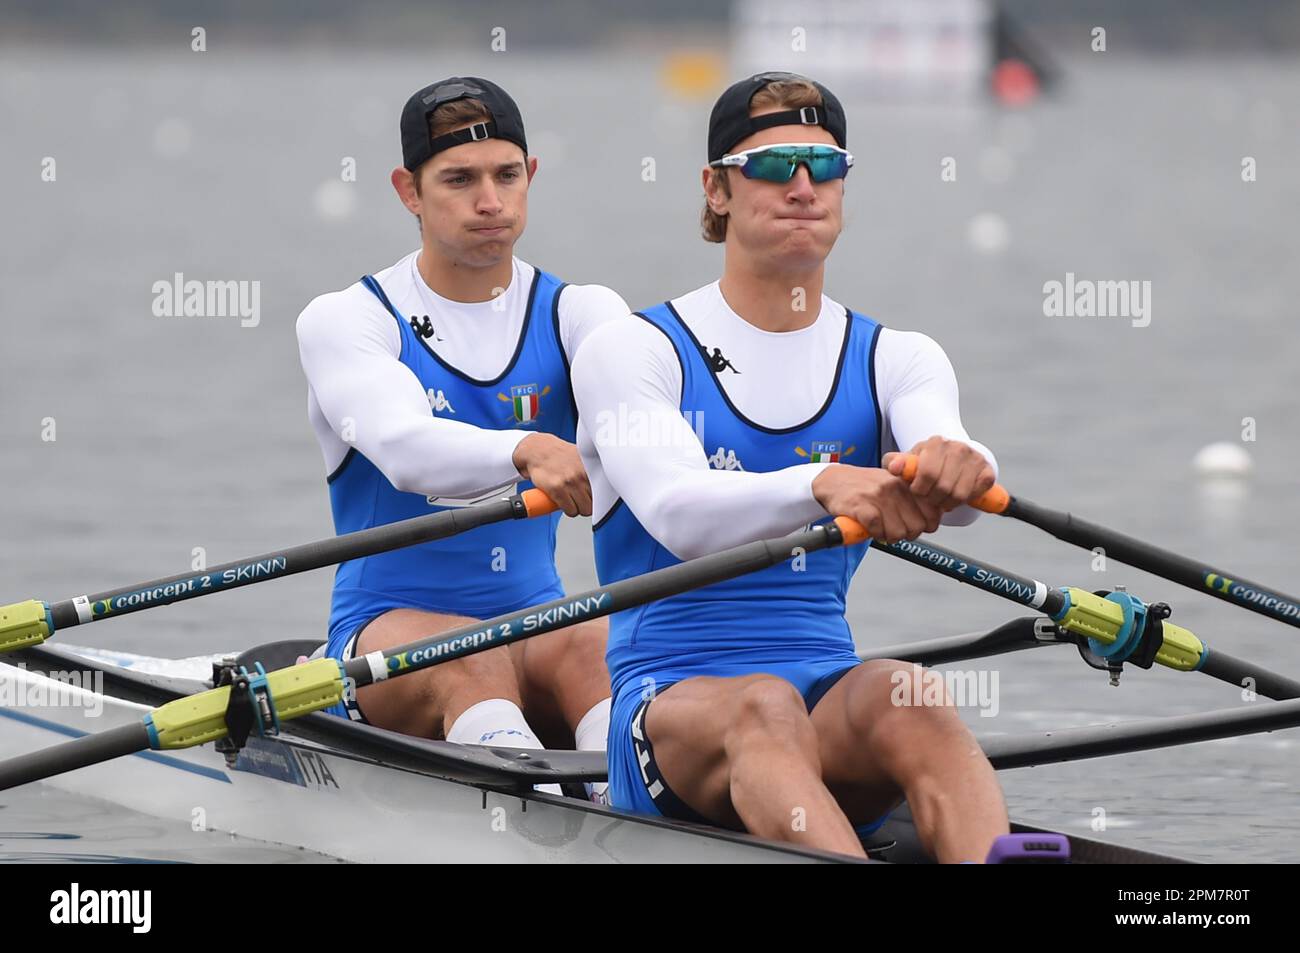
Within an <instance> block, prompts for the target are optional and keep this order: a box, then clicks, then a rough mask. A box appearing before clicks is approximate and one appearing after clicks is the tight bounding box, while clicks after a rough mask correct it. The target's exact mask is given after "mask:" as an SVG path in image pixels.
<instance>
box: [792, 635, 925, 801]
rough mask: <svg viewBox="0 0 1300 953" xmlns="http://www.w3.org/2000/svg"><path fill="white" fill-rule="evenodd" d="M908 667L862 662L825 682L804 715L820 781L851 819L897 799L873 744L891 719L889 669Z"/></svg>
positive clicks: (891, 726) (891, 672)
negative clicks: (809, 723)
mask: <svg viewBox="0 0 1300 953" xmlns="http://www.w3.org/2000/svg"><path fill="white" fill-rule="evenodd" d="M909 667H910V666H908V665H907V663H903V662H896V661H892V660H889V659H880V660H873V661H870V662H863V663H862V664H861V665H858V666H855V667H854V668H852V669H851V670H849V671H848V672H847V673H846V674H845V675H844V676H843V677H842V678H840V680H839V681H837V682H836V683H835V684H834V685H833V686H831V688H830V690H829V691H827V692H826V694H825V695H823V696H822V698H821V699H820V700H819V701H818V702H817V704H816V706H815V707H814V708H813V710H812V713H811V715H810V717H811V718H812V723H813V728H814V729H816V731H817V747H818V754H819V755H820V756H821V763H822V781H823V782H824V783H825V784H826V787H827V788H829V789H830V792H831V793H832V794H833V795H835V799H836V800H837V801H838V802H839V804H840V807H841V808H842V809H843V811H844V813H845V814H846V815H848V818H849V820H850V821H852V822H853V823H854V824H855V825H857V824H866V823H869V822H871V821H874V820H876V819H878V818H880V817H881V816H883V815H884V814H886V813H888V812H889V811H890V810H892V809H893V808H894V807H896V806H897V805H898V804H899V802H900V801H901V800H902V791H901V790H900V789H899V787H898V785H896V784H895V783H894V781H893V780H892V778H891V777H890V775H889V774H888V773H887V772H886V770H885V765H884V764H883V763H882V762H881V759H880V758H879V757H878V754H877V745H878V740H879V738H880V733H882V732H888V731H892V730H895V728H896V725H897V715H898V712H897V711H896V710H895V708H894V706H893V704H892V703H891V693H892V691H893V687H894V673H895V672H897V671H899V670H900V668H909Z"/></svg>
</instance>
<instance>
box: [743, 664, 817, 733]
mask: <svg viewBox="0 0 1300 953" xmlns="http://www.w3.org/2000/svg"><path fill="white" fill-rule="evenodd" d="M754 736H761V737H763V738H764V739H767V740H770V741H778V740H779V741H784V742H787V743H792V744H797V745H799V746H800V747H812V746H813V742H814V732H813V727H812V722H810V721H809V720H808V710H807V708H806V707H805V705H804V700H803V698H802V697H801V696H800V695H799V692H798V691H796V690H795V687H794V686H793V685H791V684H790V683H789V682H787V681H785V680H784V679H781V678H775V677H771V676H768V677H762V678H756V679H754V680H753V681H751V682H749V683H748V684H747V685H745V686H744V687H743V688H741V689H740V691H739V692H737V694H736V698H735V701H734V703H733V705H732V711H731V725H730V727H729V729H728V731H727V743H728V747H731V746H732V745H733V744H735V743H738V742H740V741H741V740H743V739H749V738H752V737H754Z"/></svg>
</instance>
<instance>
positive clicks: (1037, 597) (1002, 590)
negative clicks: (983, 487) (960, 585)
mask: <svg viewBox="0 0 1300 953" xmlns="http://www.w3.org/2000/svg"><path fill="white" fill-rule="evenodd" d="M872 548H873V549H879V550H881V551H882V552H886V553H889V554H890V555H891V556H897V557H898V558H899V559H905V560H907V562H909V563H915V564H916V565H918V566H924V567H925V568H926V569H931V570H933V571H934V572H937V573H940V574H942V575H944V576H947V577H948V578H950V579H956V580H957V581H958V582H964V583H966V585H968V586H974V587H975V588H976V589H982V590H984V591H985V592H991V593H993V595H995V596H1001V597H1002V598H1003V599H1008V600H1010V601H1011V602H1018V603H1020V605H1022V606H1029V607H1030V608H1031V609H1041V610H1042V611H1043V612H1045V613H1047V614H1048V615H1050V616H1055V615H1057V614H1058V613H1059V612H1060V611H1061V610H1062V609H1064V608H1065V605H1066V596H1065V594H1064V593H1063V592H1061V591H1060V590H1059V589H1054V588H1053V587H1051V586H1049V585H1047V584H1046V583H1042V582H1039V581H1038V580H1037V579H1029V578H1027V577H1025V576H1018V575H1016V574H1015V573H1011V572H1007V571H1006V570H1005V569H999V568H998V567H997V566H994V565H993V564H992V563H986V562H982V561H980V560H975V559H972V558H971V557H969V556H963V555H962V554H961V553H954V552H952V551H951V550H948V549H944V548H943V547H942V546H935V545H934V544H933V543H927V542H925V541H924V540H920V539H914V540H910V541H905V542H901V543H882V542H879V541H876V542H874V543H872Z"/></svg>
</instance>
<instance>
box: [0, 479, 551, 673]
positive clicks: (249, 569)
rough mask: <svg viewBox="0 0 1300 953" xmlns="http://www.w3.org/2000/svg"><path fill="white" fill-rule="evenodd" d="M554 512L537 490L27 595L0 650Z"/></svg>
mask: <svg viewBox="0 0 1300 953" xmlns="http://www.w3.org/2000/svg"><path fill="white" fill-rule="evenodd" d="M555 510H556V505H555V503H554V502H552V500H551V498H550V497H548V496H547V495H546V494H545V493H544V492H543V491H541V490H538V489H536V488H534V489H530V490H525V491H524V492H523V493H518V494H516V495H514V496H508V497H501V498H500V499H495V500H490V501H488V502H485V503H476V504H474V505H473V506H465V507H457V508H454V509H444V510H440V511H439V512H437V513H430V514H429V515H427V516H417V517H415V518H414V519H409V520H402V521H401V522H398V523H385V524H384V525H382V526H374V527H371V528H370V529H363V530H358V531H357V532H355V533H346V534H344V535H342V536H332V537H330V538H328V539H322V540H317V541H316V542H314V543H304V544H302V545H301V546H293V547H291V548H289V549H283V550H280V551H278V552H273V553H265V554H263V555H261V556H254V557H252V558H250V559H241V560H238V561H236V562H230V563H223V564H222V565H220V566H214V567H213V568H211V569H204V570H202V571H200V572H188V573H181V574H179V575H176V576H167V577H165V578H163V579H154V580H152V581H150V582H142V583H137V584H136V585H133V586H125V587H123V588H121V589H112V590H109V591H107V592H100V593H96V594H94V595H88V596H76V597H75V598H72V599H64V600H63V601H62V602H54V603H45V602H42V601H40V600H38V599H29V600H27V601H26V602H18V603H14V604H13V605H9V606H0V654H3V653H5V652H12V651H14V650H15V649H20V648H25V647H27V646H30V645H39V644H40V643H41V642H44V641H45V640H46V639H47V638H49V637H50V636H51V635H52V634H53V633H54V632H56V631H58V630H59V629H66V628H69V627H71V626H74V625H84V624H86V623H87V622H97V621H99V620H100V619H105V618H108V617H110V616H119V615H125V614H127V613H129V612H140V611H142V610H144V609H152V608H155V607H157V606H165V605H170V604H171V603H173V602H182V601H184V600H186V599H195V598H198V597H199V596H207V595H211V594H212V593H214V592H224V591H225V590H227V589H237V588H239V587H240V586H250V585H253V584H254V583H258V582H266V581H267V580H269V579H278V578H280V577H282V576H292V575H293V574H295V573H300V572H308V571H310V570H312V569H320V568H322V567H323V566H333V565H336V564H338V563H341V562H346V561H347V560H349V559H360V558H362V557H364V556H373V555H375V554H377V553H384V552H389V551H391V550H394V549H402V548H404V547H407V546H416V545H419V544H420V543H427V542H431V541H433V540H436V539H446V538H447V537H448V536H455V535H456V534H457V533H463V532H465V531H466V530H471V529H476V528H478V527H480V526H486V525H487V524H489V523H499V522H501V521H503V520H508V519H530V518H532V517H535V516H545V515H546V514H548V513H553V512H555Z"/></svg>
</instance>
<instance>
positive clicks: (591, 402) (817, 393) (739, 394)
mask: <svg viewBox="0 0 1300 953" xmlns="http://www.w3.org/2000/svg"><path fill="white" fill-rule="evenodd" d="M845 145H846V142H845V118H844V112H843V109H842V108H841V106H840V103H839V101H838V100H837V99H836V98H835V96H834V95H832V94H831V92H830V91H829V90H828V89H826V87H824V86H822V85H821V84H820V83H816V82H813V81H811V80H808V79H806V78H803V77H799V76H795V75H793V74H788V73H768V74H760V75H757V76H753V77H750V78H749V79H746V80H744V81H742V82H740V83H737V84H735V85H734V86H732V87H731V88H730V89H728V90H727V91H726V92H724V93H723V94H722V97H721V98H720V99H719V100H718V102H717V104H716V105H715V106H714V108H713V112H712V115H711V117H710V120H709V137H708V148H709V156H708V158H709V163H708V166H707V167H706V168H705V169H704V171H703V185H704V192H705V201H706V205H705V210H704V216H703V224H704V233H705V238H706V239H708V240H710V241H715V242H721V243H723V244H724V247H725V266H724V269H723V274H722V277H721V279H720V280H719V281H714V282H712V283H710V284H708V285H705V286H704V287H703V288H700V289H698V290H696V291H692V292H690V293H689V294H685V295H682V296H680V297H677V298H674V299H672V300H671V301H667V302H665V303H663V304H660V305H656V306H655V307H652V308H649V309H647V310H645V311H642V312H640V313H639V314H637V315H632V316H628V317H626V318H624V319H622V320H619V321H614V322H610V323H607V324H604V325H602V326H601V327H600V328H598V329H597V330H596V331H595V332H593V334H592V335H591V337H589V338H588V339H587V341H586V342H585V343H584V344H583V346H582V348H581V349H580V351H579V353H578V356H577V358H576V360H575V362H574V366H573V385H574V393H575V397H576V400H577V404H578V410H579V415H580V417H579V420H580V422H579V427H578V445H579V448H580V450H581V451H582V454H583V460H584V462H585V464H586V466H587V471H588V473H589V474H590V477H591V485H592V493H593V515H594V517H595V518H596V520H597V523H596V529H595V549H596V561H597V569H598V571H599V574H600V577H601V582H602V583H609V582H613V581H615V580H618V579H624V578H628V577H630V576H633V575H636V574H638V573H643V572H646V571H648V570H651V569H659V568H661V567H664V566H669V565H673V564H675V563H677V562H678V561H680V560H685V559H690V558H693V557H698V556H702V555H705V554H707V553H711V552H716V551H718V550H722V549H725V548H727V547H731V546H736V545H739V544H741V543H745V542H749V541H752V540H758V539H764V538H769V537H774V536H780V535H782V534H784V533H788V532H791V531H793V530H796V529H798V528H800V527H801V526H803V525H806V524H810V523H816V522H820V521H823V520H827V519H829V518H830V517H831V516H835V515H844V516H850V517H853V518H854V519H856V520H857V521H858V522H860V523H861V524H863V525H864V526H865V527H866V528H867V529H868V531H869V532H870V534H871V535H872V536H873V537H875V538H878V539H882V540H889V541H896V540H902V539H914V538H916V537H917V536H919V535H920V534H921V533H923V532H932V531H934V530H936V529H937V528H938V527H939V524H940V523H941V522H943V523H950V524H961V523H968V522H970V521H971V520H973V519H974V518H975V515H976V511H975V510H974V509H972V508H971V507H969V506H966V505H965V504H967V503H968V502H969V501H970V500H973V499H974V498H976V497H978V496H979V495H980V494H981V493H983V492H984V491H985V490H987V489H988V488H989V487H991V486H992V485H993V483H994V480H995V478H996V468H995V465H994V461H993V456H992V454H990V453H989V451H988V450H987V449H985V448H984V447H983V446H982V445H980V444H978V443H976V442H974V441H973V440H971V439H970V437H969V435H968V434H967V433H966V430H965V428H964V427H963V426H962V422H961V418H960V415H959V413H958V406H957V383H956V380H955V379H954V375H953V370H952V367H951V365H950V364H949V363H948V360H947V358H946V357H945V356H944V353H943V351H942V350H941V349H940V347H939V346H938V345H937V344H936V343H935V342H934V341H933V340H931V339H930V338H928V337H926V336H924V335H922V334H918V333H913V332H903V331H891V330H888V329H886V328H882V327H881V326H880V325H879V324H877V323H876V322H875V321H873V320H872V319H871V318H868V317H866V316H865V315H862V314H858V313H856V312H854V311H851V310H849V309H847V308H845V307H844V306H843V305H841V304H838V303H837V302H835V301H833V300H831V299H830V298H828V297H826V296H825V295H823V294H822V284H823V280H824V273H825V261H826V258H827V256H828V255H829V254H830V251H831V248H832V246H833V245H834V244H835V240H836V238H837V237H838V235H839V233H840V229H841V219H842V206H843V199H844V185H845V181H844V180H845V176H846V175H847V174H848V171H849V169H850V168H851V167H852V165H853V157H852V156H851V155H850V154H849V153H848V151H847V150H846V148H845ZM620 420H627V421H634V422H637V423H638V424H640V425H641V429H640V431H639V434H638V433H624V432H622V431H621V430H620V429H619V427H618V426H617V425H616V424H617V422H618V421H620ZM645 435H654V437H655V439H645ZM898 447H906V448H908V449H909V450H910V451H911V452H912V453H915V454H917V455H918V456H919V457H920V463H919V468H918V475H917V477H916V479H915V481H914V482H913V483H912V484H911V485H910V486H909V485H908V484H907V483H905V482H904V481H903V480H902V479H900V477H899V476H896V475H895V473H897V472H898V471H899V470H901V466H896V467H895V469H894V472H891V471H890V469H886V468H885V464H886V462H887V460H888V455H885V457H882V454H884V453H885V451H886V450H887V449H896V448H898ZM895 456H897V455H895ZM901 462H902V461H901V460H898V461H897V463H898V464H899V465H901ZM865 551H866V546H865V545H859V546H850V547H843V548H835V549H828V550H824V551H821V552H817V553H812V554H808V555H806V556H803V557H800V558H798V559H795V560H793V561H791V562H787V563H783V564H781V565H779V566H775V567H772V568H770V569H766V570H764V571H761V572H757V573H753V574H751V575H747V576H743V577H740V578H738V579H735V580H732V581H729V582H723V583H719V584H717V585H713V586H709V587H707V588H704V589H700V590H697V591H695V592H691V593H686V594H683V595H680V596H676V597H673V598H671V599H666V600H663V601H660V602H657V603H654V604H652V605H649V606H645V607H641V608H638V609H634V610H628V611H625V612H621V613H618V614H616V615H615V616H613V619H612V622H611V626H610V639H609V651H608V654H607V656H606V660H607V662H608V665H609V670H610V676H611V679H612V681H613V694H614V706H613V712H612V715H611V722H610V737H609V745H608V752H609V781H610V787H609V795H610V798H611V801H612V803H613V804H614V805H615V806H617V807H621V808H624V809H629V810H634V811H638V812H643V813H647V814H663V815H666V816H671V817H677V818H683V819H691V820H696V821H704V822H708V823H712V824H720V825H724V826H728V827H733V828H737V829H747V830H749V831H751V832H753V833H755V834H759V835H762V836H764V837H770V838H776V839H778V840H786V841H792V842H797V843H800V844H802V845H805V846H809V847H819V848H824V849H826V850H832V851H839V852H843V853H847V854H857V855H861V854H862V853H863V847H862V841H861V839H860V835H867V834H870V832H871V831H872V830H873V829H874V828H875V827H877V826H879V824H881V823H882V822H883V819H884V817H885V816H886V815H888V813H889V812H890V811H891V810H892V809H893V808H894V807H895V806H896V805H897V804H898V803H899V802H900V801H901V800H902V799H903V798H904V797H906V799H907V801H908V803H909V805H910V807H911V811H912V816H913V817H914V818H915V821H916V825H917V829H918V831H919V832H920V835H921V837H922V839H923V841H924V843H925V844H926V845H927V847H928V849H929V850H930V851H931V852H932V853H933V855H934V856H935V857H936V858H938V859H939V860H942V861H982V860H984V859H985V858H986V856H987V855H988V854H989V851H990V849H991V847H992V845H993V844H994V841H995V839H997V838H999V836H1000V835H1005V834H1006V833H1007V830H1008V825H1007V814H1006V808H1005V805H1004V803H1003V798H1002V793H1001V790H1000V788H999V786H998V783H997V780H996V778H995V776H994V773H993V769H992V767H991V766H990V764H989V762H988V760H987V759H986V758H985V757H984V756H983V754H982V753H981V751H980V748H979V746H978V744H976V742H975V739H974V737H973V736H972V735H971V733H970V731H969V730H968V729H967V728H966V727H965V726H964V725H963V724H962V722H961V720H960V719H959V717H958V716H957V713H956V711H955V710H954V709H953V708H952V707H951V705H950V703H946V702H945V703H944V704H941V705H932V706H930V707H922V706H919V705H918V706H915V707H911V706H900V705H894V704H892V703H891V695H892V694H893V691H894V688H895V686H896V685H897V684H900V682H899V679H900V678H907V679H910V678H911V677H912V668H911V666H909V665H906V664H905V663H901V662H893V661H873V662H867V663H861V662H859V660H858V658H857V656H856V654H855V649H854V642H853V637H852V634H851V632H850V631H849V626H848V624H847V622H846V620H845V615H844V613H845V597H846V591H847V589H848V584H849V580H850V578H851V577H852V575H853V572H854V570H855V569H856V568H857V566H858V563H859V562H860V561H861V559H862V558H863V556H864V554H865Z"/></svg>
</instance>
